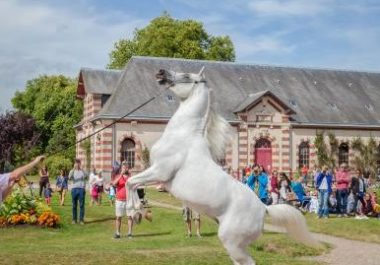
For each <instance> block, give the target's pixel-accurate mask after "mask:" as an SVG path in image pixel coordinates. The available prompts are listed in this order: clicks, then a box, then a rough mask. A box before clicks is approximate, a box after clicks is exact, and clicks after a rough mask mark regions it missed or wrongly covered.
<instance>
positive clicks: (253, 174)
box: [247, 166, 260, 191]
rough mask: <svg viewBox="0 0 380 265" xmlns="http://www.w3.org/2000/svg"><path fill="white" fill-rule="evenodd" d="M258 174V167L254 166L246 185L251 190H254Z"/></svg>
mask: <svg viewBox="0 0 380 265" xmlns="http://www.w3.org/2000/svg"><path fill="white" fill-rule="evenodd" d="M259 174H260V172H259V167H257V166H256V167H254V168H253V170H252V172H251V175H250V176H249V177H248V179H247V185H248V187H249V188H250V189H251V190H253V191H255V187H256V182H257V180H258V178H259Z"/></svg>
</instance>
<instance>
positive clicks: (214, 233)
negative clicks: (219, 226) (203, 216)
mask: <svg viewBox="0 0 380 265" xmlns="http://www.w3.org/2000/svg"><path fill="white" fill-rule="evenodd" d="M217 234H218V233H217V232H208V233H202V232H201V235H202V237H214V236H216V235H217Z"/></svg>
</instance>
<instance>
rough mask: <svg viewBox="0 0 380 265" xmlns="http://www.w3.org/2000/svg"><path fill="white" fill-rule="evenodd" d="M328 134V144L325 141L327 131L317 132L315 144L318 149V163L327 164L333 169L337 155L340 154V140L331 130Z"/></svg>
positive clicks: (320, 164)
mask: <svg viewBox="0 0 380 265" xmlns="http://www.w3.org/2000/svg"><path fill="white" fill-rule="evenodd" d="M327 136H328V145H327V144H326V142H325V132H324V131H321V132H317V135H316V137H315V140H314V145H315V148H316V149H317V159H318V165H319V166H324V165H326V166H328V167H329V168H331V169H332V168H334V167H335V166H336V157H337V156H338V140H337V139H336V137H335V134H334V133H332V132H329V133H328V135H327Z"/></svg>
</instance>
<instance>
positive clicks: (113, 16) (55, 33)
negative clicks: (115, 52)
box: [0, 1, 147, 109]
mask: <svg viewBox="0 0 380 265" xmlns="http://www.w3.org/2000/svg"><path fill="white" fill-rule="evenodd" d="M77 8H78V6H76V5H72V7H71V9H67V8H66V9H65V8H61V7H58V6H48V5H42V4H36V3H35V2H34V3H33V4H32V3H31V2H26V1H0V35H1V36H2V38H1V39H0V47H1V48H0V91H1V92H2V94H3V92H4V91H6V94H7V95H8V96H9V95H12V94H13V93H11V92H10V91H13V92H14V91H15V90H16V89H20V88H23V87H24V85H25V82H26V81H27V80H28V79H32V78H35V77H37V76H38V75H40V74H58V73H59V74H61V73H62V74H66V75H71V76H75V75H76V74H77V73H78V71H79V69H80V67H85V66H87V67H97V68H104V67H105V66H106V64H107V62H108V53H109V52H110V51H111V49H112V48H113V43H114V42H115V41H117V40H118V39H120V38H125V37H131V36H132V33H133V30H134V29H135V28H136V27H141V26H143V25H145V24H146V23H147V21H145V20H142V19H138V18H133V17H128V15H126V14H125V13H124V14H122V13H121V12H113V13H104V14H94V13H92V12H90V11H91V7H89V9H88V10H77ZM86 11H88V12H86ZM0 106H1V107H2V108H3V109H4V108H9V107H10V98H8V97H7V98H4V97H2V98H1V99H0Z"/></svg>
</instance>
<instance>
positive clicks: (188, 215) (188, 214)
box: [182, 206, 201, 238]
mask: <svg viewBox="0 0 380 265" xmlns="http://www.w3.org/2000/svg"><path fill="white" fill-rule="evenodd" d="M182 216H183V220H184V221H185V224H186V229H187V236H188V237H191V236H192V233H191V221H192V220H193V219H194V224H195V227H196V229H197V237H199V238H200V237H201V232H200V231H201V215H200V214H199V213H197V212H196V211H193V210H192V209H190V208H189V207H187V206H183V208H182Z"/></svg>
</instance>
